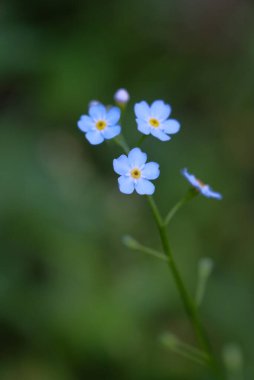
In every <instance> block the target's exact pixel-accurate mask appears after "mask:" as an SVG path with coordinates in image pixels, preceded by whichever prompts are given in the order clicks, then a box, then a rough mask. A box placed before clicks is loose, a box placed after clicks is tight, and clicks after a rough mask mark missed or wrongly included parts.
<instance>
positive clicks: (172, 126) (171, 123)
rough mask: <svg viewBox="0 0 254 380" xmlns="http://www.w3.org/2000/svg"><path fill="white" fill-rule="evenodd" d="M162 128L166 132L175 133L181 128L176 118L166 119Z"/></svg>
mask: <svg viewBox="0 0 254 380" xmlns="http://www.w3.org/2000/svg"><path fill="white" fill-rule="evenodd" d="M161 128H162V129H163V130H164V132H166V133H169V134H174V133H177V132H179V130H180V123H179V122H178V121H177V120H175V119H169V120H166V121H164V122H163V123H162V124H161Z"/></svg>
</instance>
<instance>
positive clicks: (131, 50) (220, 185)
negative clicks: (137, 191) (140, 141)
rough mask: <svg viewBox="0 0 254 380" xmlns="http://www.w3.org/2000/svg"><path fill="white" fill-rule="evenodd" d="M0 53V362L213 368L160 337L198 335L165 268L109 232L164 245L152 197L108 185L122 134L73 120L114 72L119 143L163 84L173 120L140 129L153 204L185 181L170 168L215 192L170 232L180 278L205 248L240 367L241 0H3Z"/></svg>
mask: <svg viewBox="0 0 254 380" xmlns="http://www.w3.org/2000/svg"><path fill="white" fill-rule="evenodd" d="M0 51H1V56H0V109H1V112H0V173H1V175H0V178H1V184H0V185H1V187H0V246H1V253H0V378H1V379H3V380H16V379H19V380H58V379H59V380H81V379H82V380H83V379H103V380H104V379H105V380H107V379H113V380H114V379H122V380H125V379H126V380H129V379H130V380H136V379H139V380H140V379H141V380H142V379H144V380H145V379H146V380H166V379H172V380H184V379H186V380H187V379H188V380H194V379H195V380H199V379H212V377H209V376H210V375H209V373H207V371H206V370H205V369H203V368H199V367H198V366H197V365H195V364H191V363H190V362H188V361H186V360H185V359H182V358H179V357H178V356H176V355H174V354H173V353H171V352H169V351H168V350H167V349H166V348H165V347H163V346H162V345H161V344H160V342H159V339H158V338H159V336H160V335H161V333H163V332H165V331H171V332H174V333H176V334H177V335H178V336H180V337H181V338H183V339H184V340H186V341H188V342H189V343H194V342H195V340H194V337H193V333H192V329H191V328H190V326H189V324H188V321H187V320H186V317H185V314H184V311H183V308H182V304H181V302H180V300H179V297H178V294H177V292H176V289H175V286H174V283H173V281H172V279H171V276H170V274H169V273H168V269H167V267H165V265H164V264H163V263H160V262H157V261H156V260H155V259H153V258H150V257H146V256H142V255H141V254H139V253H136V252H131V251H129V250H128V249H126V248H125V247H124V246H123V245H122V242H121V239H122V236H123V235H124V234H126V233H128V234H131V235H133V236H134V237H135V238H137V239H138V240H140V241H141V242H143V243H145V244H147V245H152V246H153V247H157V248H159V247H160V244H159V240H158V237H157V234H156V230H155V225H154V223H153V221H152V219H151V215H150V211H149V209H148V208H147V204H146V202H145V199H144V198H142V197H139V196H135V195H134V196H124V195H122V194H120V192H119V191H118V187H117V181H116V178H117V177H116V175H115V174H114V173H113V170H112V159H113V157H116V156H117V155H119V153H120V150H119V149H118V148H117V147H115V146H114V145H113V144H111V143H108V144H107V143H105V144H102V145H100V146H97V147H93V146H91V145H89V144H88V142H87V141H86V140H85V138H84V136H83V134H82V133H80V131H79V130H78V129H77V126H76V123H77V119H78V118H79V117H80V115H81V114H84V113H86V112H87V105H88V103H89V101H90V100H91V99H98V100H100V101H102V102H104V103H106V104H110V103H112V102H113V94H114V92H115V90H116V89H118V88H119V87H126V88H127V89H128V91H129V92H130V94H131V102H130V104H129V107H128V109H127V112H126V115H125V116H124V118H125V119H124V121H123V125H124V133H125V134H126V136H127V138H128V139H129V141H130V143H131V145H135V141H136V140H137V138H138V137H139V136H138V133H137V131H136V125H135V121H134V113H133V105H134V103H135V102H137V101H140V100H147V101H149V102H151V101H153V100H155V99H163V100H164V101H166V102H167V103H170V104H171V105H172V107H173V114H172V116H173V117H175V118H176V119H178V120H180V121H181V124H182V129H181V132H180V133H179V134H177V135H176V136H174V138H173V139H172V140H171V141H170V142H168V143H161V142H160V141H158V140H156V139H152V138H149V139H147V141H146V142H145V143H144V149H145V150H146V151H147V152H148V154H149V158H150V159H151V160H155V161H158V162H160V164H161V176H160V178H159V180H158V181H157V190H156V200H157V201H158V203H159V205H160V208H161V209H162V210H163V211H164V213H166V212H167V210H168V208H169V207H170V206H172V205H173V204H174V203H175V202H176V201H177V200H178V199H179V198H180V197H181V196H182V195H183V194H184V193H185V191H186V189H187V188H188V185H187V183H186V181H185V180H184V178H183V177H182V176H181V175H180V173H179V171H180V169H182V168H183V167H188V168H189V169H190V171H192V172H194V173H195V174H196V175H198V176H199V177H200V178H202V179H203V180H204V181H207V182H208V183H210V184H211V185H212V186H213V187H214V189H215V190H217V191H220V192H221V193H223V195H224V200H223V201H222V202H216V201H213V200H207V199H205V198H201V197H200V198H198V199H196V200H195V201H193V202H192V203H191V204H189V205H188V206H186V208H185V209H183V210H182V211H181V212H180V213H179V214H178V215H177V217H176V218H175V220H174V222H173V223H172V226H171V230H170V234H171V241H172V243H171V244H172V247H173V250H174V252H175V257H176V260H177V263H178V265H179V267H180V269H181V272H182V274H183V276H184V278H185V280H186V282H187V284H188V288H189V290H190V291H191V292H192V293H194V291H195V286H196V273H197V263H198V260H199V258H200V257H202V256H210V257H212V258H213V260H214V261H215V270H214V273H213V276H212V278H211V280H210V282H209V286H208V290H207V294H206V298H205V300H204V303H203V305H202V308H201V312H202V317H203V320H204V322H205V324H206V326H207V329H208V331H209V334H210V337H211V340H212V343H213V346H214V348H215V351H216V352H217V354H218V355H220V353H221V351H222V348H223V345H224V344H225V343H227V342H232V341H233V342H237V343H238V344H239V345H240V346H241V347H242V350H243V353H244V358H245V363H244V366H245V376H246V379H252V378H253V377H254V365H253V363H254V344H253V340H254V332H253V315H254V283H253V274H254V269H253V267H254V255H253V241H252V238H253V227H254V220H253V196H252V195H253V189H254V181H253V138H254V130H253V126H254V4H253V2H252V1H250V0H249V1H247V0H242V1H234V0H213V1H212V0H206V1H200V0H193V1H184V0H181V1H177V0H174V1H163V0H147V1H136V0H128V1H123V0H110V1H102V0H97V1H96V2H95V1H94V2H91V1H90V2H88V1H83V2H81V1H80V2H79V1H72V2H71V1H67V0H61V1H60V0H53V1H49V0H46V1H45V0H44V1H42V0H37V1H35V2H31V1H28V0H22V1H18V0H16V1H15V0H9V1H7V0H4V1H2V2H1V5H0Z"/></svg>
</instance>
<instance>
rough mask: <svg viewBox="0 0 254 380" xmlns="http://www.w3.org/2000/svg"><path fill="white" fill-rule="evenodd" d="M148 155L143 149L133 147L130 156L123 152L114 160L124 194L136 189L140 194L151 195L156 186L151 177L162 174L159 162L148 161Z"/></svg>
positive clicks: (120, 187)
mask: <svg viewBox="0 0 254 380" xmlns="http://www.w3.org/2000/svg"><path fill="white" fill-rule="evenodd" d="M146 160H147V155H146V153H143V152H142V151H141V149H139V148H134V149H132V150H131V151H130V152H129V154H128V156H126V155H125V154H122V155H121V156H120V157H118V158H116V159H114V160H113V167H114V170H115V172H116V173H117V174H119V175H120V177H119V178H118V184H119V189H120V191H121V192H122V193H124V194H131V193H133V191H134V190H136V192H137V193H138V194H140V195H145V194H146V195H151V194H153V193H154V191H155V186H154V184H153V183H152V182H150V180H151V179H156V178H158V177H159V175H160V170H159V164H157V162H148V163H146Z"/></svg>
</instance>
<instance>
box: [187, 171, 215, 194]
mask: <svg viewBox="0 0 254 380" xmlns="http://www.w3.org/2000/svg"><path fill="white" fill-rule="evenodd" d="M182 174H183V176H184V177H185V178H186V179H187V180H188V181H189V183H190V184H191V185H192V186H194V187H195V188H196V189H197V190H198V191H199V192H200V193H201V194H203V195H204V196H205V197H207V198H215V199H222V195H221V194H220V193H216V192H215V191H213V190H212V189H211V187H210V186H209V185H206V184H205V183H203V182H202V181H200V180H199V179H197V178H196V177H195V176H194V175H193V174H190V173H189V172H188V170H187V169H183V170H182Z"/></svg>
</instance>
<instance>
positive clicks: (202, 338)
mask: <svg viewBox="0 0 254 380" xmlns="http://www.w3.org/2000/svg"><path fill="white" fill-rule="evenodd" d="M147 200H148V203H149V206H150V208H151V210H152V214H153V217H154V220H155V223H156V226H157V229H158V232H159V235H160V239H161V243H162V248H163V251H164V253H165V255H166V256H167V257H168V265H169V268H170V270H171V273H172V276H173V279H174V281H175V284H176V286H177V289H178V291H179V294H180V296H181V299H182V302H183V305H184V308H185V311H186V314H187V316H188V318H189V320H190V322H191V324H192V326H193V328H194V331H195V334H196V337H197V340H198V342H199V344H200V347H201V348H202V350H203V351H204V352H205V353H206V355H207V358H206V362H207V364H208V365H209V367H210V368H211V369H212V370H213V371H214V373H216V375H217V376H219V377H218V378H221V374H220V369H219V366H218V364H217V360H216V359H215V357H214V355H213V352H212V349H211V345H210V342H209V340H208V338H207V335H206V332H205V330H204V327H203V325H202V323H201V321H200V319H199V316H198V311H197V308H196V305H195V303H194V301H193V300H192V298H191V296H190V295H189V292H188V291H187V289H186V288H185V285H184V283H183V280H182V277H181V275H180V273H179V270H178V268H177V266H176V263H175V260H174V257H173V254H172V250H171V247H170V244H169V239H168V234H167V229H166V223H165V222H164V221H163V218H162V216H161V214H160V212H159V209H158V207H157V205H156V203H155V201H154V198H153V197H152V196H147Z"/></svg>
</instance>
